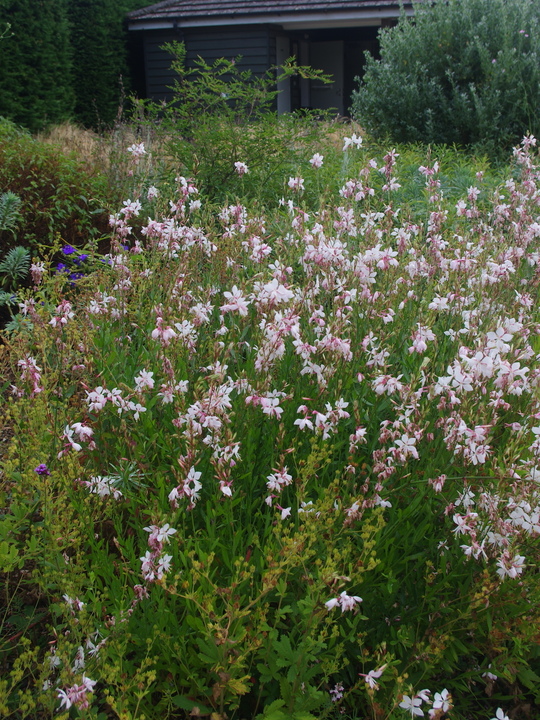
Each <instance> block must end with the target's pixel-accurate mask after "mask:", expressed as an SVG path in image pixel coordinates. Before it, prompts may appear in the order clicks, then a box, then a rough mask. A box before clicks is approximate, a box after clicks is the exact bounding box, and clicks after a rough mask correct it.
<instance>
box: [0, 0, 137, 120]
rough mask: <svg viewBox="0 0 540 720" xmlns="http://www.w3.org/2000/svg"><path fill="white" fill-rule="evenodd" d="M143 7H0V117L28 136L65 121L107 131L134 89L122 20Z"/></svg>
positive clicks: (76, 0)
mask: <svg viewBox="0 0 540 720" xmlns="http://www.w3.org/2000/svg"><path fill="white" fill-rule="evenodd" d="M147 4H148V2H147V0H39V2H37V0H0V39H1V42H0V115H2V116H4V117H7V118H9V119H10V120H12V121H13V122H16V123H18V124H20V125H24V127H26V128H28V129H29V130H30V131H31V132H36V131H39V130H42V129H43V128H46V127H47V126H49V125H52V124H56V123H60V122H63V121H65V120H74V121H76V122H78V123H80V124H82V125H84V126H85V127H94V128H102V127H104V126H106V127H108V126H110V125H111V124H112V123H113V122H114V121H115V119H116V117H117V114H118V112H119V107H120V105H121V102H122V97H123V94H124V92H129V91H131V90H137V89H138V88H137V82H136V79H135V78H134V77H132V75H136V74H137V62H139V63H140V60H139V58H140V57H141V52H140V47H132V46H133V45H134V43H135V44H136V43H137V38H132V39H131V40H130V39H128V33H127V27H126V22H125V17H126V13H127V12H129V11H130V10H136V9H138V8H140V7H143V6H144V5H147ZM6 23H7V24H8V25H7V24H6ZM136 35H137V34H136ZM130 49H131V50H132V52H131V53H130ZM130 55H131V56H132V57H129V56H130ZM128 59H129V60H130V61H131V62H128ZM130 65H131V69H133V73H132V72H131V70H130ZM138 72H139V75H141V70H140V69H139V70H138Z"/></svg>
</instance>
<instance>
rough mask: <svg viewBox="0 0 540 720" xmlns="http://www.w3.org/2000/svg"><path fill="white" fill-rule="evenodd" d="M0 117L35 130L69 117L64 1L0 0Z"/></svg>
mask: <svg viewBox="0 0 540 720" xmlns="http://www.w3.org/2000/svg"><path fill="white" fill-rule="evenodd" d="M0 17H1V18H2V20H3V21H4V22H7V23H9V25H10V29H9V33H7V34H6V35H5V37H4V38H3V40H2V42H1V43H0V115H2V116H5V117H7V118H9V119H10V120H12V121H14V122H16V123H18V124H20V125H23V126H25V127H27V128H28V129H29V130H31V131H34V132H35V131H37V130H40V129H41V128H43V127H45V126H46V125H48V124H50V123H58V122H61V121H63V120H67V119H69V118H70V117H71V114H72V111H73V102H74V94H73V83H72V76H71V71H72V64H71V45H70V37H69V25H68V18H67V5H66V0H0Z"/></svg>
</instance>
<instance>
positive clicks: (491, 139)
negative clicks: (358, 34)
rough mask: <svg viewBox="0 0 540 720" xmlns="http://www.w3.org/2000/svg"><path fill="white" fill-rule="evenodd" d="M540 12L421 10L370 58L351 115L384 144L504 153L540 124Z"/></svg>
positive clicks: (513, 1) (504, 7)
mask: <svg viewBox="0 0 540 720" xmlns="http://www.w3.org/2000/svg"><path fill="white" fill-rule="evenodd" d="M539 30H540V7H539V5H538V3H536V2H533V1H532V0H450V2H442V1H439V0H435V2H433V3H426V4H425V5H421V4H416V3H415V13H414V19H412V18H407V17H406V16H405V15H403V16H402V17H401V19H400V21H399V23H398V25H397V26H396V27H394V28H389V29H387V30H384V31H383V32H382V33H381V35H380V51H381V52H380V59H375V58H374V57H372V56H371V55H369V54H368V56H367V65H366V72H365V75H364V77H363V79H362V81H361V82H360V85H359V89H358V90H357V91H356V92H355V93H354V94H353V103H352V108H351V110H352V114H353V116H354V117H355V118H356V119H357V120H358V121H360V122H361V123H362V124H363V125H364V126H365V127H366V128H367V129H368V130H369V131H371V132H372V133H374V134H375V135H376V136H378V137H385V136H388V137H390V138H391V139H392V140H393V141H399V142H418V141H419V142H425V143H448V144H457V145H460V146H476V147H479V146H480V147H482V148H483V149H485V150H488V151H490V152H492V153H493V152H497V151H501V150H502V149H503V148H504V149H506V148H508V147H509V146H511V145H512V144H513V143H515V142H516V141H518V139H519V138H520V137H521V136H522V135H523V134H524V133H526V132H533V133H538V130H539V125H540V114H539V113H538V109H539V107H540V63H539V58H540V32H539Z"/></svg>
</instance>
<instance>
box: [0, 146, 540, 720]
mask: <svg viewBox="0 0 540 720" xmlns="http://www.w3.org/2000/svg"><path fill="white" fill-rule="evenodd" d="M534 146H535V141H534V139H533V138H530V137H529V138H526V139H525V140H524V141H523V143H522V145H521V146H520V147H519V148H517V149H516V151H515V153H514V163H515V172H514V175H513V177H512V179H509V180H508V181H507V182H506V184H504V185H503V186H501V187H499V188H498V189H497V192H496V193H495V194H491V193H488V191H487V190H486V189H485V188H484V185H483V179H482V174H481V173H479V175H478V177H477V183H476V185H474V186H471V187H470V188H469V189H468V191H467V192H466V194H465V196H464V197H463V198H461V199H460V200H459V202H457V203H456V202H455V201H454V202H452V203H450V202H449V201H448V200H447V199H446V196H445V193H444V190H443V188H442V187H441V182H440V179H439V178H440V177H441V172H442V170H443V169H441V168H440V167H439V163H438V162H437V160H436V159H434V158H431V159H430V161H429V163H426V164H425V165H421V166H420V167H419V168H418V173H417V179H418V178H420V179H421V181H422V183H423V185H424V191H423V202H422V203H418V202H417V203H415V206H414V214H410V213H408V212H407V208H406V207H400V206H399V205H397V203H396V200H395V198H396V197H397V193H399V192H400V185H401V182H400V173H399V154H398V152H396V151H395V150H392V151H390V152H388V153H387V154H386V155H384V157H374V156H372V155H370V154H369V153H368V152H367V151H366V150H364V148H363V146H362V140H361V138H360V137H359V136H356V135H352V136H351V137H348V138H346V139H345V141H344V145H343V153H344V162H343V164H342V169H343V173H344V175H343V177H341V178H340V179H339V182H338V184H337V186H336V188H335V191H334V192H333V193H326V194H325V195H324V198H323V199H322V200H321V199H320V196H318V195H316V194H314V193H313V192H311V191H312V189H313V187H314V186H315V185H316V183H317V173H319V172H320V171H321V169H322V168H323V167H324V161H325V158H324V155H323V153H322V152H321V153H317V154H316V155H314V156H313V157H312V159H311V161H310V162H309V163H306V165H305V167H303V166H299V168H298V173H297V174H296V175H295V176H293V177H290V178H284V181H283V188H284V189H283V197H282V198H276V201H275V205H274V207H272V208H270V209H269V210H267V211H266V212H265V214H264V215H263V214H261V213H260V212H259V211H257V212H253V211H252V210H251V209H250V207H247V206H244V205H241V204H239V203H235V202H231V203H228V204H227V205H225V206H223V207H215V206H212V205H211V204H209V203H206V202H205V198H204V197H202V196H201V195H200V193H199V192H198V188H197V187H196V186H195V184H194V183H193V182H192V181H191V180H190V179H189V178H185V177H180V176H179V177H178V178H177V180H176V191H175V194H174V197H166V196H162V195H161V191H160V188H156V187H152V188H150V190H149V191H145V193H144V194H141V195H140V196H139V197H136V198H135V199H133V197H132V198H131V199H130V200H127V201H126V202H125V203H124V206H123V208H122V209H121V210H120V211H119V213H118V214H117V215H114V216H113V217H112V218H111V225H112V227H113V232H114V239H113V250H112V251H111V253H110V255H108V256H107V257H106V258H105V262H103V263H101V265H102V267H101V269H99V270H98V271H96V272H95V273H94V274H93V275H92V276H91V281H90V282H86V285H81V286H80V287H79V288H77V287H75V288H72V287H71V286H70V285H69V284H66V285H65V290H64V291H61V290H59V289H58V288H59V287H60V285H59V284H58V283H59V281H58V279H56V280H55V284H54V287H55V288H56V294H55V295H54V296H52V295H51V296H50V297H49V300H48V301H44V302H43V304H41V303H38V302H36V301H35V300H34V299H33V298H32V297H30V296H29V297H28V298H27V299H26V300H25V301H24V302H23V303H22V304H21V312H22V313H23V314H25V315H26V316H27V317H28V318H29V319H30V320H31V322H32V323H33V331H32V333H31V334H29V333H20V334H15V333H13V334H12V335H11V336H10V340H9V342H10V346H9V358H11V370H10V372H11V376H12V381H11V382H12V385H11V397H10V400H9V403H8V404H7V412H8V413H9V425H10V428H12V432H13V440H12V442H11V444H10V448H9V451H8V453H7V455H6V459H5V462H4V469H3V472H4V497H5V505H6V511H5V513H4V515H3V517H2V519H1V521H0V528H1V532H2V535H1V538H0V559H1V561H2V568H3V571H4V573H5V577H6V590H5V598H6V601H5V607H6V608H7V609H6V611H5V612H4V619H3V628H4V631H3V652H4V655H3V657H4V660H3V662H4V666H5V668H6V670H5V672H4V673H3V677H4V679H3V680H2V681H1V682H0V691H1V695H0V707H1V708H2V712H4V714H9V713H18V715H19V716H20V717H31V716H38V715H39V716H49V715H55V714H57V716H58V717H68V714H69V715H70V716H81V717H89V718H90V717H92V718H105V717H119V718H143V717H144V718H156V717H160V718H167V717H171V718H172V717H176V718H178V717H186V718H187V717H211V718H213V719H214V720H218V719H221V720H224V719H225V718H235V719H236V720H240V719H243V720H252V719H253V718H259V719H261V720H288V719H291V718H292V719H294V718H296V720H309V718H313V717H317V718H334V717H341V716H345V717H350V718H352V717H356V718H368V717H369V718H373V719H374V720H375V719H376V720H382V719H383V718H384V719H386V720H390V718H393V719H398V718H406V717H415V716H422V715H425V716H429V717H431V718H434V719H439V718H444V717H448V718H468V719H473V718H475V719H479V718H486V719H489V718H491V717H494V716H496V717H497V718H499V717H500V718H503V717H504V716H505V712H506V711H507V710H508V711H509V710H510V708H511V706H512V703H514V704H516V703H518V702H521V701H523V702H525V701H526V702H528V703H529V704H530V706H532V705H533V704H534V703H538V698H537V697H536V695H535V693H536V690H535V688H537V684H536V683H537V679H538V630H537V628H538V621H539V617H538V607H539V605H538V600H539V586H538V574H537V567H538V542H537V536H538V534H539V532H540V520H539V513H540V504H539V503H540V500H539V494H538V479H539V477H540V468H539V464H538V455H539V448H540V407H539V393H538V385H539V369H538V357H539V353H540V347H539V342H538V330H539V317H538V304H537V292H538V287H537V286H538V261H539V257H540V255H539V242H538V238H539V237H540V223H539V221H538V220H539V218H538V193H539V183H540V167H539V165H538V158H537V155H536V152H535V149H534ZM321 151H322V148H321ZM131 153H132V154H133V156H134V157H135V158H137V157H139V158H140V157H143V155H144V153H145V149H144V147H143V146H142V145H136V146H133V147H132V148H131ZM235 171H236V172H237V173H238V175H239V176H242V175H244V174H245V173H248V172H249V165H248V164H246V163H243V162H242V161H238V165H237V167H236V168H235ZM238 180H239V182H241V177H239V178H238ZM140 187H141V188H142V187H143V185H142V184H141V185H140ZM143 213H144V214H143ZM146 218H148V219H146ZM136 219H137V222H138V223H139V226H140V224H141V222H142V230H140V232H137V233H135V234H134V232H133V231H132V227H134V226H135V220H136ZM38 280H39V281H40V282H42V283H45V284H46V283H47V282H49V281H50V282H52V280H51V279H50V278H49V280H48V279H47V269H46V268H45V269H43V272H42V274H41V275H40V278H39V279H38ZM51 287H52V285H51ZM36 626H37V627H36Z"/></svg>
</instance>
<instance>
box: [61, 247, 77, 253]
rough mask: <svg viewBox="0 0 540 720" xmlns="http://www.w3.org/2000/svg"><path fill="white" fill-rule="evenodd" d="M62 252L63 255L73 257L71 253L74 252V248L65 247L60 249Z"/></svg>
mask: <svg viewBox="0 0 540 720" xmlns="http://www.w3.org/2000/svg"><path fill="white" fill-rule="evenodd" d="M62 252H63V253H64V255H73V253H74V252H75V248H74V247H73V246H71V245H65V246H64V247H63V248H62Z"/></svg>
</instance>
